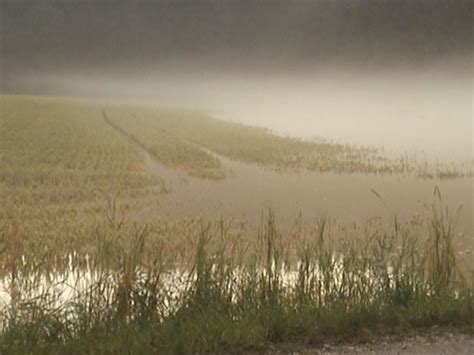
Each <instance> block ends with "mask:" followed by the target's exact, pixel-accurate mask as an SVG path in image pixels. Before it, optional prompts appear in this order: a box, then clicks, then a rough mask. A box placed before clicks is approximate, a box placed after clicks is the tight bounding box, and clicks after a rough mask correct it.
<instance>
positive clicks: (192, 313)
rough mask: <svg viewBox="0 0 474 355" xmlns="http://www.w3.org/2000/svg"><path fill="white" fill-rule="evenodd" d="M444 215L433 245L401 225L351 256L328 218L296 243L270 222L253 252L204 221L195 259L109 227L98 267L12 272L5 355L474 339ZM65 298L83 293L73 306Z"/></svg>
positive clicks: (132, 231)
mask: <svg viewBox="0 0 474 355" xmlns="http://www.w3.org/2000/svg"><path fill="white" fill-rule="evenodd" d="M431 212H432V213H431V215H430V216H429V218H428V219H427V220H426V221H425V222H426V223H427V230H426V234H424V235H419V234H417V233H415V230H416V229H415V228H414V227H413V224H411V223H408V224H402V223H399V222H397V221H395V222H394V224H393V227H392V229H391V230H390V231H387V232H385V231H377V230H372V231H368V232H367V233H366V235H363V236H362V235H361V236H359V237H360V238H352V237H351V238H349V239H341V240H340V241H339V242H338V243H331V240H330V239H328V234H327V233H328V232H327V229H328V228H329V226H328V222H327V220H325V219H320V220H319V221H318V223H317V224H316V226H315V227H314V228H313V229H312V230H310V231H306V232H305V231H304V230H303V229H301V228H299V227H298V226H296V227H295V229H294V230H293V232H292V233H291V235H289V236H284V235H282V233H281V232H280V230H279V229H278V227H277V225H276V222H275V219H274V217H273V215H272V214H271V213H269V215H268V216H267V217H266V219H265V220H264V221H263V223H262V226H261V228H260V230H259V231H258V237H257V238H256V239H255V240H254V241H247V240H246V239H245V237H244V236H243V235H232V233H231V232H229V230H228V228H227V225H226V224H225V223H224V222H220V223H217V224H208V223H204V222H202V223H201V224H200V227H199V228H196V229H195V230H194V237H193V238H192V239H189V240H188V248H187V249H185V250H181V249H180V250H172V249H171V248H170V244H169V243H170V241H161V242H157V241H156V240H155V241H153V242H151V243H150V239H152V238H151V237H152V236H151V235H150V234H151V231H150V229H149V228H148V227H147V226H146V225H142V226H138V225H135V226H134V228H128V229H126V231H127V237H126V238H125V237H124V236H123V235H122V231H123V228H125V227H124V225H123V224H122V223H121V222H120V223H117V222H115V221H114V220H109V221H108V224H107V226H106V227H104V229H103V230H102V232H98V233H99V234H98V239H97V249H96V251H95V255H92V256H91V258H92V259H95V262H94V265H93V266H92V267H89V268H87V267H85V266H80V265H79V264H74V262H71V265H70V266H69V268H65V269H63V270H61V271H58V272H57V273H56V275H57V276H54V275H55V273H54V271H50V272H49V278H46V279H45V278H41V277H40V275H39V274H36V273H35V269H34V268H33V269H32V268H28V267H26V266H25V267H24V266H23V265H25V262H21V260H19V261H18V262H17V263H16V264H15V263H13V262H12V263H10V265H4V272H6V275H7V276H6V277H4V279H3V285H4V286H6V288H7V289H8V290H9V294H8V296H6V295H3V298H4V299H3V302H4V303H6V306H5V307H4V309H3V315H4V317H3V319H2V321H3V323H2V326H3V330H2V333H1V335H0V351H1V352H2V353H6V354H25V353H34V354H38V353H45V354H46V353H48V354H49V353H68V354H71V353H72V354H82V353H90V354H125V353H126V354H135V353H143V354H153V353H157V354H168V353H169V354H191V353H193V354H194V353H202V354H206V353H228V352H244V351H249V350H257V351H258V350H264V349H265V348H266V347H268V346H269V345H271V344H274V345H275V344H276V345H278V344H282V343H300V344H305V345H307V346H317V345H318V344H320V343H321V342H327V341H335V342H337V341H344V340H349V339H351V340H354V339H358V340H368V339H370V337H372V336H376V335H381V334H390V333H391V334H393V333H397V334H404V333H409V332H410V331H413V330H419V329H423V328H427V327H431V326H434V325H438V326H450V327H458V328H462V329H464V330H468V331H471V332H472V331H473V330H474V294H473V289H472V285H473V281H474V280H473V277H472V275H473V274H472V270H465V269H463V268H462V267H461V265H459V264H458V263H457V261H456V253H455V251H454V248H453V245H454V244H453V237H454V235H455V231H454V220H453V218H452V216H451V215H450V214H449V213H448V211H447V210H446V209H444V208H443V207H442V206H438V207H437V206H435V207H433V210H432V211H431ZM6 237H8V236H6ZM176 237H177V238H178V237H179V236H176ZM74 275H78V280H79V281H80V280H82V281H84V280H86V279H89V282H86V284H85V286H84V285H83V286H81V285H80V282H79V281H77V280H76V283H74V282H72V281H71V280H74ZM48 280H50V281H49V283H48ZM51 280H52V281H51ZM61 280H62V281H61ZM71 282H72V283H74V285H73V287H70V285H68V283H69V284H70V283H71ZM66 287H69V290H70V289H72V290H75V292H72V293H70V294H69V296H68V297H65V291H64V290H66ZM6 300H8V301H6Z"/></svg>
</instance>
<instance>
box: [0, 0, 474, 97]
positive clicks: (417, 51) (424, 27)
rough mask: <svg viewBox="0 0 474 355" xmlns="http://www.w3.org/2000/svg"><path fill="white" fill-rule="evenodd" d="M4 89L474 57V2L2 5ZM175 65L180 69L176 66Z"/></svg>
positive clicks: (163, 0)
mask: <svg viewBox="0 0 474 355" xmlns="http://www.w3.org/2000/svg"><path fill="white" fill-rule="evenodd" d="M0 2H1V39H0V40H1V70H2V87H3V89H4V90H8V88H11V87H15V80H19V79H20V78H22V79H24V78H25V77H29V76H35V75H44V74H55V73H57V74H64V73H68V72H73V73H81V72H86V73H94V72H101V73H110V74H111V75H116V74H117V73H119V74H121V75H145V76H146V75H147V74H148V73H149V72H160V71H169V70H173V68H174V69H175V70H177V68H178V69H179V70H190V71H192V70H203V69H205V70H209V71H218V72H219V71H228V72H232V71H250V72H252V71H255V72H261V71H292V70H298V69H301V68H308V67H317V66H324V65H345V66H352V67H354V68H369V69H371V68H380V67H382V68H383V67H387V66H394V65H395V66H406V65H409V66H417V65H424V64H426V63H429V62H431V61H440V60H443V58H445V57H459V58H467V59H469V58H471V59H472V5H473V1H472V0H350V1H349V0H339V1H336V0H314V1H304V0H298V1H297V0H282V1H280V0H272V1H264V0H235V1H230V0H214V1H203V0H187V1H185V0H157V1H151V0H149V1H139V0H93V1H88V0H0ZM170 68H171V69H170Z"/></svg>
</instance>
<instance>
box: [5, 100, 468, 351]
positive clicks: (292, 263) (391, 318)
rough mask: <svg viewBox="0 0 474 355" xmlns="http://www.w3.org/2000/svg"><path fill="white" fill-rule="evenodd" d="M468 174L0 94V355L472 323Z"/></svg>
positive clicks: (187, 119)
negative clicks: (133, 336)
mask: <svg viewBox="0 0 474 355" xmlns="http://www.w3.org/2000/svg"><path fill="white" fill-rule="evenodd" d="M471 168H472V167H465V166H458V165H454V164H447V163H439V164H432V163H426V162H423V161H419V160H417V159H416V157H414V156H402V157H400V158H398V159H395V158H393V157H390V158H389V157H386V156H384V154H383V150H381V149H377V148H372V147H371V148H369V147H358V146H351V145H345V144H341V143H334V142H327V141H322V140H321V141H303V140H299V139H295V138H288V137H282V136H278V135H276V134H273V133H272V132H270V131H268V130H266V129H262V128H254V127H249V126H244V125H240V124H235V123H228V122H225V121H220V120H217V119H214V118H212V117H209V116H207V115H205V114H203V113H199V112H192V111H186V110H178V109H163V108H157V107H154V106H152V105H144V104H142V105H138V104H125V103H116V102H106V101H93V100H79V99H66V98H45V97H28V96H2V97H0V201H1V204H0V268H1V280H0V302H1V303H2V306H1V307H2V317H1V325H2V327H3V330H4V331H3V333H2V334H3V335H2V338H1V340H2V341H1V342H0V346H2V347H3V348H1V349H2V350H5V351H6V350H9V351H8V352H14V351H17V352H24V351H30V350H31V349H36V350H37V348H36V346H37V344H38V343H41V344H43V348H42V350H44V351H53V352H57V351H59V350H60V351H69V350H70V349H71V348H70V346H73V345H71V344H72V343H70V342H68V341H65V339H66V338H67V339H76V340H77V341H78V342H79V344H82V345H84V344H86V343H87V342H86V341H84V343H82V341H81V340H78V339H88V337H89V338H90V337H93V336H97V334H101V336H103V337H104V339H106V342H105V343H104V344H106V345H104V346H105V348H104V349H108V351H111V352H112V353H113V352H114V351H113V350H110V349H117V351H119V350H120V349H121V345H120V344H121V343H120V341H119V339H124V338H126V336H125V337H124V336H123V335H124V334H128V332H134V331H135V329H136V328H134V327H143V328H140V332H143V337H142V340H143V344H142V343H141V342H138V343H137V344H139V345H140V349H141V351H147V352H171V353H176V352H180V353H189V352H196V351H195V350H196V349H198V351H197V352H219V351H221V350H222V349H223V348H222V346H224V347H229V348H232V349H234V348H236V349H241V348H245V347H247V346H250V347H251V346H255V345H256V344H259V345H262V344H266V343H268V342H275V341H279V339H280V340H281V341H292V340H294V339H295V337H298V336H300V337H304V338H305V339H309V340H308V341H310V342H314V343H317V342H318V341H320V340H321V339H322V338H324V336H328V335H329V336H336V337H337V336H341V335H344V334H346V335H347V334H355V333H357V332H359V331H360V329H359V328H360V327H359V326H358V324H359V325H360V324H362V325H363V327H366V328H364V329H365V330H364V332H367V331H368V332H376V331H377V327H378V325H381V326H382V328H383V327H387V328H390V327H400V326H406V325H410V326H413V327H419V326H425V325H433V324H443V325H453V324H461V325H462V326H463V327H464V326H467V327H471V328H472V325H473V324H472V319H474V317H472V309H474V308H473V299H472V281H473V279H472V277H473V273H472V271H473V270H472V265H473V264H472V262H473V259H472V254H473V252H474V242H473V229H472V220H473V207H472V200H473V191H472V182H473V177H472V170H471ZM84 307H85V308H84ZM304 314H306V316H304ZM307 314H312V315H313V316H312V317H308V316H307ZM177 320H179V322H180V323H179V322H178V323H179V324H181V326H180V327H179V326H176V324H178V323H176V321H177ZM18 324H20V325H21V327H19V326H18ZM58 329H61V330H60V331H59V330H58ZM192 329H194V330H195V331H194V332H193V331H192ZM196 329H206V331H205V332H204V333H202V332H199V331H197V332H196ZM222 329H225V332H224V333H222V331H221V330H222ZM358 329H359V330H358ZM33 330H34V331H33ZM22 332H25V333H22ZM55 332H56V333H55ZM122 332H124V333H122ZM26 334H29V335H28V336H26ZM31 334H34V336H32V335H31ZM55 334H56V335H55ZM94 334H95V335H94ZM170 334H178V336H176V335H174V336H170ZM180 334H181V335H180ZM184 334H186V336H187V337H188V338H189V339H190V341H189V344H187V345H183V344H182V342H179V341H178V340H179V336H184ZM364 334H366V333H364ZM18 339H20V340H18ZM151 339H158V340H156V342H154V341H152V340H151ZM173 339H174V340H176V341H175V342H174V340H173ZM76 340H75V341H76ZM107 341H110V343H108V342H107ZM222 344H224V345H222ZM82 345H81V346H82ZM74 346H78V343H75V345H74ZM137 346H138V345H137ZM68 349H69V350H68ZM104 349H102V350H104ZM137 349H138V348H137ZM83 350H84V349H83ZM84 351H86V350H84ZM86 352H87V351H86Z"/></svg>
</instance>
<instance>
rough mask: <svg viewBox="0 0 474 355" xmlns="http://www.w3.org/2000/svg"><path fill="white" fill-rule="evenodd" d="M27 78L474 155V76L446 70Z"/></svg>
mask: <svg viewBox="0 0 474 355" xmlns="http://www.w3.org/2000/svg"><path fill="white" fill-rule="evenodd" d="M24 80H25V82H24V83H23V84H24V85H25V86H28V87H30V88H32V89H33V93H38V92H40V93H41V92H43V93H44V92H46V93H50V94H55V95H72V96H83V97H95V98H97V97H102V98H110V99H114V100H119V101H129V102H137V101H138V102H142V103H148V104H150V103H151V104H155V105H157V106H175V107H185V108H189V109H198V110H202V111H206V112H208V113H210V114H211V115H213V116H215V117H218V118H220V119H226V120H232V121H235V122H241V123H245V124H249V125H257V126H263V127H267V128H270V129H272V130H274V131H276V132H277V133H280V134H284V135H289V136H295V137H303V138H318V137H320V138H324V139H330V140H336V141H339V142H345V143H355V144H364V145H367V144H369V145H375V146H378V147H384V148H386V149H387V151H388V152H392V151H393V152H395V153H396V154H399V153H401V152H402V153H414V152H417V153H422V154H421V157H424V155H423V154H425V155H426V157H427V158H429V159H430V160H431V159H434V160H436V159H441V160H454V161H469V160H470V159H471V158H472V154H473V147H472V139H473V136H474V129H473V115H472V112H473V111H472V102H473V80H472V72H471V73H469V72H456V71H453V70H451V69H449V70H448V69H447V68H445V67H443V66H432V67H429V68H425V69H424V70H400V69H399V70H386V71H378V72H361V71H354V70H352V69H351V68H339V70H335V69H334V68H332V69H326V70H322V69H320V70H319V71H309V70H308V71H307V72H306V73H303V72H300V73H292V74H291V73H286V74H284V73H281V74H278V75H275V74H273V75H260V76H258V75H253V74H248V73H247V74H245V73H240V75H238V74H237V73H226V72H222V73H217V72H197V71H194V72H192V71H186V70H183V71H179V70H178V71H176V72H167V73H149V75H148V76H147V77H144V76H141V77H137V76H135V77H133V76H129V77H127V75H126V73H124V74H123V75H122V76H115V77H112V76H110V75H106V74H101V73H100V72H97V73H94V74H91V73H82V74H81V73H76V74H74V73H69V74H61V75H59V74H58V75H54V76H53V75H48V76H37V77H34V78H33V77H31V78H28V79H24ZM35 88H36V90H35Z"/></svg>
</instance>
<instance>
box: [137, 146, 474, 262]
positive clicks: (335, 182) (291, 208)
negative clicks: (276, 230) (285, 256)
mask: <svg viewBox="0 0 474 355" xmlns="http://www.w3.org/2000/svg"><path fill="white" fill-rule="evenodd" d="M144 154H145V163H146V168H147V170H148V172H149V173H150V174H152V175H154V176H156V177H159V178H161V179H163V180H164V181H165V184H166V186H167V187H168V188H169V189H170V190H171V193H169V194H162V195H159V196H158V197H156V195H153V196H150V197H149V199H150V200H149V201H147V203H146V204H145V205H144V206H145V207H142V208H141V209H139V211H136V213H135V216H139V215H140V216H142V217H144V218H152V217H154V216H159V217H163V218H181V217H197V216H200V217H205V218H220V217H224V218H236V219H244V220H246V221H247V222H249V223H250V224H258V223H259V222H260V221H261V216H262V212H265V211H266V210H267V209H272V210H273V211H274V212H275V215H276V218H277V220H278V221H279V223H282V224H284V225H291V223H293V222H294V220H295V218H296V217H297V216H298V215H299V214H300V213H301V215H302V217H303V219H304V220H306V221H310V220H312V219H316V218H317V217H319V216H322V215H326V216H328V217H330V218H336V219H337V220H341V221H347V222H351V221H364V220H367V219H370V218H377V217H379V218H381V219H386V220H390V219H392V218H394V216H395V215H397V216H399V217H400V218H409V217H411V216H413V215H415V214H424V213H429V208H430V206H431V205H432V204H433V202H435V201H436V198H435V196H434V190H435V188H436V187H438V188H439V190H440V191H441V196H442V201H443V205H444V206H447V207H448V208H449V209H450V211H451V212H452V213H453V214H456V211H457V210H458V209H459V208H460V210H459V217H458V219H457V231H458V232H459V233H462V234H463V236H462V237H460V239H459V242H460V243H462V244H463V247H465V249H466V250H467V251H468V252H470V253H472V252H473V249H474V240H473V238H472V236H473V234H474V233H473V222H472V221H473V219H474V218H473V217H474V210H473V199H474V193H473V182H474V179H473V178H458V179H450V180H433V179H427V180H424V179H417V178H414V177H407V176H398V175H373V174H369V175H366V174H347V175H340V174H335V173H311V172H305V173H300V174H294V173H280V172H276V171H273V170H269V169H265V168H262V167H260V166H255V165H248V164H244V163H241V162H237V161H232V160H229V159H227V158H225V157H222V156H219V155H216V156H217V157H218V158H219V159H220V160H221V162H222V164H223V165H224V167H225V169H226V170H227V171H228V172H229V174H228V175H229V177H228V178H226V179H224V180H222V181H211V180H203V179H199V178H193V177H189V176H187V175H186V174H184V173H182V172H179V171H175V170H173V169H169V168H167V167H164V166H162V165H161V164H159V163H158V162H157V161H156V160H154V159H153V157H152V156H151V155H150V154H149V153H147V152H144ZM374 191H375V192H376V193H377V194H378V195H379V196H380V198H379V197H377V196H376V194H375V193H374Z"/></svg>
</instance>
